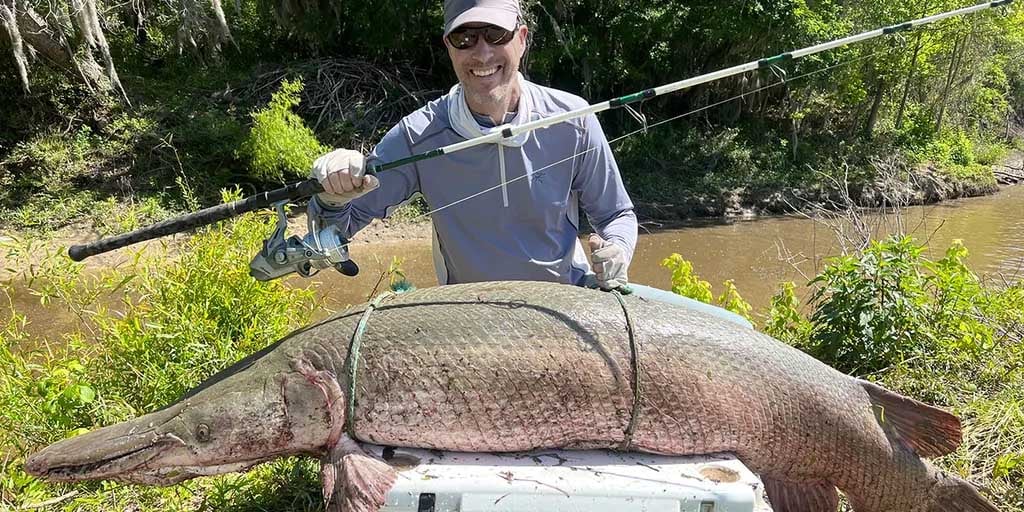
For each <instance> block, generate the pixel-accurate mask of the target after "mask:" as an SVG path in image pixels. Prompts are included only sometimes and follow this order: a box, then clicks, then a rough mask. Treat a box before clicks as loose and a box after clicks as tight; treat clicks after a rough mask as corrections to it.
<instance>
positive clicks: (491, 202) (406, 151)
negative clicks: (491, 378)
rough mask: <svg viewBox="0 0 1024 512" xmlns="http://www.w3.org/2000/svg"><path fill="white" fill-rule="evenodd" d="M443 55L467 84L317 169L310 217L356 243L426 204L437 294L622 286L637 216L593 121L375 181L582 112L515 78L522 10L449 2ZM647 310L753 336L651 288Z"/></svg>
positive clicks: (720, 312)
mask: <svg viewBox="0 0 1024 512" xmlns="http://www.w3.org/2000/svg"><path fill="white" fill-rule="evenodd" d="M444 21H445V26H444V36H443V39H444V44H445V47H447V49H448V56H449V57H450V58H451V61H452V67H453V68H454V69H455V74H456V76H458V78H459V83H458V84H456V85H455V86H454V87H452V89H451V90H450V91H449V92H448V94H446V95H444V96H442V97H441V98H439V99H437V100H434V101H432V102H430V103H428V104H427V105H425V106H424V107H422V108H420V109H419V110H417V111H415V112H413V113H412V114H410V115H408V116H406V117H405V118H404V119H402V120H401V121H400V122H399V123H398V124H397V125H395V126H394V127H393V128H391V130H390V131H388V133H387V134H386V135H384V138H383V139H381V141H380V142H379V143H378V144H377V146H376V147H375V148H374V150H373V152H372V153H371V154H370V156H369V157H368V158H364V157H363V155H362V154H361V153H359V152H357V151H352V150H347V149H338V150H335V151H332V152H330V153H328V154H326V155H324V156H322V157H320V158H319V159H317V161H316V162H315V163H314V164H313V170H312V177H314V178H316V179H317V180H318V181H319V182H320V183H321V184H322V185H323V186H324V192H322V193H320V194H318V195H317V197H316V198H315V199H314V200H313V201H310V207H309V215H310V217H311V218H313V219H319V221H320V222H321V223H324V222H327V223H334V224H336V225H337V226H338V227H340V228H341V231H342V234H343V235H344V236H346V237H349V238H350V237H351V236H352V235H353V234H355V233H356V232H357V231H359V230H360V229H362V228H363V227H365V226H366V225H367V224H369V223H370V221H372V220H373V219H374V218H383V217H386V216H387V215H388V214H389V213H390V212H391V211H392V210H393V209H394V208H396V207H397V206H399V205H401V204H402V203H404V202H406V201H408V200H410V199H411V198H412V197H413V195H415V194H416V193H421V194H423V197H424V198H425V199H426V201H427V205H428V206H429V207H430V209H431V210H437V211H434V213H432V214H431V219H432V221H433V228H434V242H433V245H434V267H435V270H436V272H437V280H438V282H439V283H440V284H455V283H467V282H476V281H494V280H534V281H554V282H560V283H566V284H574V285H579V286H598V287H600V288H602V289H605V290H612V289H617V288H621V287H623V286H625V285H626V283H627V279H628V278H627V270H628V267H629V262H630V260H631V259H632V256H633V250H634V248H635V246H636V238H637V222H636V215H634V213H633V203H632V201H630V199H629V195H628V194H627V193H626V190H625V188H624V187H623V185H622V177H621V176H620V175H619V168H618V165H617V164H616V163H615V157H614V155H613V154H612V151H611V148H610V147H609V145H608V140H607V139H606V138H605V135H604V132H603V131H602V129H601V124H600V123H599V122H598V120H597V117H596V116H594V115H593V114H591V115H588V116H586V117H584V118H581V119H576V120H573V121H567V122H564V123H558V124H555V125H553V126H551V127H549V128H545V129H542V130H538V131H535V132H528V133H523V134H520V135H518V136H516V137H515V138H512V139H502V141H501V142H500V143H498V144H486V145H480V146H476V147H473V148H470V149H466V150H462V151H459V152H456V153H452V154H449V155H445V156H442V157H438V158H432V159H428V160H422V161H420V162H416V163H413V164H408V165H404V166H401V167H397V168H395V169H392V170H389V171H387V172H384V173H381V174H380V175H379V176H378V177H375V176H363V171H364V170H365V169H366V167H367V165H372V164H373V163H375V162H382V163H387V162H393V161H396V160H399V159H402V158H405V157H408V156H411V155H413V154H420V153H424V152H427V151H430V150H433V149H436V148H439V147H443V146H447V145H449V144H454V143H457V142H462V141H464V140H467V139H470V138H474V137H477V136H480V135H484V134H486V133H489V132H490V131H491V130H500V129H501V127H502V126H506V125H519V124H524V123H527V122H529V121H534V120H537V119H540V118H544V117H548V116H552V115H556V114H560V113H563V112H568V111H571V110H576V109H579V108H582V107H585V106H587V102H586V101H584V100H583V99H582V98H580V97H578V96H574V95H572V94H569V93H567V92H563V91H558V90H555V89H550V88H547V87H542V86H539V85H537V84H534V83H531V82H529V81H527V80H525V79H524V78H523V76H522V75H521V74H520V73H519V61H520V59H521V58H522V56H523V52H524V51H525V50H526V37H527V34H528V33H529V29H528V27H527V26H526V25H524V24H523V23H522V13H521V11H520V7H519V2H518V0H445V3H444ZM580 207H582V209H583V211H584V213H585V214H586V215H587V217H588V219H589V220H590V223H591V225H592V226H593V227H594V229H595V230H596V231H597V233H595V234H592V235H591V236H590V239H589V241H588V242H589V245H590V249H591V261H592V262H593V267H591V265H590V264H589V263H588V261H587V257H586V253H585V252H584V251H583V246H582V245H581V244H580V241H579V218H578V212H579V208H580ZM632 287H633V289H634V290H635V291H636V292H637V293H638V294H639V295H642V296H644V297H646V298H649V299H653V300H659V301H663V302H671V303H675V304H680V305H685V306H687V307H690V308H692V309H699V310H702V311H705V312H707V313H710V314H713V315H716V316H720V317H723V318H726V319H728V320H730V321H733V322H737V323H740V324H742V325H746V326H750V322H748V321H747V320H746V319H744V318H743V317H741V316H739V315H737V314H735V313H732V312H729V311H726V310H724V309H721V308H717V307H714V306H710V305H707V304H704V303H701V302H698V301H695V300H692V299H688V298H686V297H680V296H678V295H675V294H672V293H669V292H666V291H664V290H658V289H655V288H650V287H646V286H637V285H632Z"/></svg>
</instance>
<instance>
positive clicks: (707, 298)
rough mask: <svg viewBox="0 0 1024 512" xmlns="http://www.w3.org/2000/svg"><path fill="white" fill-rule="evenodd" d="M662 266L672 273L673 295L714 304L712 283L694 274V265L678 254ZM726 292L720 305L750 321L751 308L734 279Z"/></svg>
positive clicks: (720, 296)
mask: <svg viewBox="0 0 1024 512" xmlns="http://www.w3.org/2000/svg"><path fill="white" fill-rule="evenodd" d="M661 266H663V267H665V268H667V269H669V270H671V271H672V293H674V294H676V295H682V296H683V297H689V298H691V299H695V300H699V301H701V302H704V303H707V304H714V295H712V293H711V283H709V282H707V281H704V280H703V279H701V278H700V277H699V276H697V274H695V273H694V272H693V263H691V262H690V261H689V260H686V259H684V258H683V257H682V256H680V255H678V254H672V255H671V256H669V257H668V258H665V259H664V260H662V262H661ZM723 286H724V287H725V290H724V291H723V292H722V294H721V295H719V297H718V301H717V302H718V305H719V306H721V307H722V308H725V309H727V310H729V311H732V312H733V313H736V314H738V315H740V316H742V317H743V318H746V319H747V320H750V312H751V309H752V308H751V306H750V304H749V303H748V302H747V301H746V300H744V299H743V297H742V296H740V293H739V291H737V290H736V285H735V284H734V283H733V281H732V279H730V280H728V281H726V282H725V283H724V284H723Z"/></svg>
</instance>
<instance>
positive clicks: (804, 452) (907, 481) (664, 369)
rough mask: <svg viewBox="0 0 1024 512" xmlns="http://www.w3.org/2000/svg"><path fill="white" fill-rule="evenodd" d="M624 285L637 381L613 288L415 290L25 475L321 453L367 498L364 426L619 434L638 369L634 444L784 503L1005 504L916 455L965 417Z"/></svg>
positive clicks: (168, 473)
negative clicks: (709, 462)
mask: <svg viewBox="0 0 1024 512" xmlns="http://www.w3.org/2000/svg"><path fill="white" fill-rule="evenodd" d="M623 300H624V303H625V305H626V306H625V307H626V308H627V309H628V311H629V317H630V319H631V320H632V324H633V328H634V335H635V339H634V340H635V343H636V348H637V352H638V354H639V360H638V368H639V371H638V375H637V376H634V375H633V373H632V372H633V370H632V369H633V361H632V360H631V357H632V351H631V346H630V338H629V335H628V332H627V323H626V320H625V315H624V313H623V309H622V306H621V305H620V304H619V301H618V299H617V298H616V297H615V296H614V295H612V294H609V293H604V292H600V291H596V290H586V289H582V288H577V287H573V286H566V285H558V284H553V283H534V282H496V283H478V284H467V285H452V286H444V287H438V288H432V289H424V290H417V291H413V292H409V293H405V294H401V295H397V296H394V297H391V298H389V299H387V300H384V301H383V302H382V303H380V304H379V306H377V308H376V309H373V310H371V311H369V312H368V313H367V309H368V306H367V305H362V306H357V307H355V308H352V309H350V310H349V311H346V312H344V313H342V314H341V315H339V316H337V317H335V318H332V319H329V320H325V321H323V322H320V323H318V324H316V325H313V326H310V327H308V328H305V329H303V330H301V331H298V332H296V333H293V334H291V335H289V336H288V337H287V338H285V339H284V340H281V341H280V342H278V343H277V344H275V345H272V346H270V347H268V348H266V349H264V350H263V351H261V352H260V353H258V354H254V355H253V356H250V357H249V358H246V359H245V360H243V361H240V362H239V363H236V364H235V365H233V366H232V367H231V368H228V369H226V370H224V371H222V372H221V373H219V374H218V375H215V376H214V377H212V378H211V379H209V380H208V381H207V382H205V383H204V384H202V385H201V386H200V387H199V388H197V389H196V390H193V391H192V392H190V393H189V394H188V395H186V397H185V398H183V399H182V402H180V403H179V404H176V405H173V406H171V407H168V408H166V409H163V410H160V411H157V412H154V413H151V414H149V415H146V416H143V417H141V418H138V419H135V420H131V421H128V422H124V423H121V424H117V425H112V426H109V427H105V428H103V429H100V430H97V431H95V432H90V433H88V434H85V435H82V436H78V437H75V438H72V439H68V440H65V441H61V442H59V443H56V444H54V445H52V446H50V447H48V448H46V449H44V450H43V451H41V452H40V453H38V454H36V455H33V456H32V457H30V458H29V460H28V461H27V462H26V470H27V471H28V472H30V473H31V474H34V475H40V476H44V477H47V478H51V479H55V480H86V479H96V478H114V479H120V480H126V481H134V482H143V483H164V484H167V483H174V482H177V481H181V480H184V479H187V478H191V477H194V476H198V475H200V474H216V473H218V472H224V471H237V470H239V469H243V468H246V467H250V466H252V465H254V464H256V463H259V462H261V461H264V460H269V459H271V458H274V457H279V456H283V455H287V454H293V453H301V454H312V455H316V456H319V457H321V460H322V468H323V469H322V474H323V481H324V495H325V497H326V498H327V500H328V504H329V507H328V508H329V509H330V510H335V509H336V507H337V506H343V507H347V508H346V509H345V510H348V511H354V512H362V511H372V510H375V509H376V507H379V506H380V504H381V503H383V500H384V496H385V494H386V492H387V489H388V488H390V486H391V484H392V483H393V482H394V479H395V478H396V473H395V470H394V469H393V468H390V467H389V466H387V465H386V464H384V463H383V462H381V461H379V460H376V459H372V458H371V457H369V456H368V455H367V454H366V453H365V452H363V451H362V450H361V449H360V448H359V446H358V443H357V442H356V441H361V442H372V443H376V444H381V445H390V446H403V447H415V448H431V449H439V450H450V451H466V452H513V451H527V450H534V449H583V448H605V449H617V448H620V447H621V445H622V443H623V441H624V440H625V439H626V431H627V429H628V428H629V425H630V421H631V418H632V416H633V409H634V383H635V382H639V388H640V392H639V397H640V403H639V407H638V408H637V415H636V419H635V431H634V432H633V435H632V442H631V444H630V445H629V449H630V450H633V451H643V452H650V453H658V454H666V455H695V454H712V453H723V452H728V453H732V454H735V455H736V457H738V458H739V459H740V460H741V461H742V462H743V463H744V464H746V465H747V466H748V467H750V469H752V470H753V471H755V472H757V473H759V474H760V476H761V478H762V479H763V480H764V482H765V489H766V491H767V493H768V497H769V500H770V501H771V503H772V506H773V507H774V508H775V510H777V511H779V512H784V511H798V512H835V510H836V504H837V503H838V496H837V493H836V488H839V489H840V490H842V491H843V492H844V493H845V494H846V495H847V496H848V497H849V500H850V502H851V503H852V504H853V506H854V508H855V510H856V511H857V512H941V511H962V512H998V509H996V508H995V507H994V506H993V505H992V504H990V503H988V502H987V501H986V500H985V499H984V498H983V497H981V496H980V495H979V494H978V492H977V491H976V490H975V489H974V488H973V487H972V486H971V485H970V484H969V483H967V482H964V481H963V480H960V479H958V478H956V477H953V476H950V475H946V474H944V473H942V472H940V471H938V470H937V469H936V468H935V467H934V466H932V465H931V464H930V463H928V462H926V461H924V460H923V459H922V458H921V457H935V456H940V455H944V454H947V453H950V452H951V451H953V450H954V449H956V447H957V445H958V444H959V443H960V422H959V420H958V419H957V418H956V417H955V416H952V415H951V414H948V413H946V412H943V411H941V410H939V409H935V408H932V407H929V406H927V405H925V404H922V403H919V402H916V401H913V400H910V399H908V398H905V397H901V396H899V395H897V394H895V393H892V392H890V391H888V390H885V389H884V388H881V387H879V386H877V385H875V384H872V383H869V382H866V381H862V380H858V379H854V378H852V377H849V376H847V375H844V374H842V373H840V372H838V371H836V370H834V369H832V368H830V367H828V366H826V365H825V364H822V363H821V362H819V361H817V360H815V359H813V358H812V357H810V356H808V355H806V354H804V353H802V352H800V351H799V350H796V349H795V348H793V347H790V346H787V345H785V344H784V343H782V342H779V341H777V340H775V339H773V338H771V337H769V336H766V335H764V334H761V333H758V332H756V331H754V330H752V329H749V328H746V327H743V326H740V325H737V324H734V323H732V322H728V321H724V320H721V319H719V318H717V317H713V316H709V315H707V314H704V313H701V312H698V311H693V310H690V309H687V308H682V307H679V306H674V305H670V304H665V303H660V302H653V301H648V300H644V299H641V298H637V297H632V296H626V297H624V298H623ZM364 317H365V319H366V328H365V330H364V331H363V332H362V333H361V334H357V325H358V323H359V321H360V319H361V318H364ZM354 340H355V341H358V343H359V348H360V350H359V358H358V365H357V371H356V378H355V383H354V384H355V385H354V389H355V392H354V397H353V396H349V394H350V391H349V389H350V370H351V368H350V366H349V365H348V353H349V350H350V346H351V344H352V343H353V342H354ZM353 398H354V399H355V403H354V414H353V416H352V417H351V418H348V417H347V415H348V411H349V409H348V407H349V402H348V401H349V400H351V399H353ZM182 403H183V404H184V405H181V404H182ZM349 422H351V424H350V425H349ZM197 426H202V427H203V432H204V435H203V436H202V437H203V439H198V438H197V436H196V432H197ZM347 426H350V427H351V428H352V430H353V432H354V437H355V440H353V439H351V438H349V437H348V436H347V435H344V432H345V431H346V427H347Z"/></svg>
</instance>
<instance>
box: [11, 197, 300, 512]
mask: <svg viewBox="0 0 1024 512" xmlns="http://www.w3.org/2000/svg"><path fill="white" fill-rule="evenodd" d="M272 220H273V219H272V218H271V217H270V215H269V214H265V213H260V214H247V215H245V216H243V217H241V218H238V219H235V220H234V221H231V222H228V223H223V224H221V225H218V226H215V227H212V228H209V229H207V230H205V231H204V232H203V233H201V234H199V235H197V236H195V237H193V238H192V239H190V240H189V241H188V242H187V243H186V245H185V247H184V248H183V249H182V251H181V253H180V254H179V255H178V256H177V257H175V258H174V259H171V258H168V257H167V256H166V255H164V254H153V255H145V254H141V253H140V254H138V255H137V257H136V259H135V261H134V263H132V264H129V265H126V266H124V267H122V268H118V269H115V270H108V271H105V272H102V273H99V274H95V273H89V274H83V272H82V266H81V265H80V264H76V263H72V262H70V260H68V259H67V257H66V256H65V255H63V254H52V255H50V256H49V257H45V258H43V260H42V261H41V262H37V263H36V264H35V265H33V266H31V267H30V266H27V265H25V262H27V261H28V259H29V258H33V257H36V256H35V254H34V253H35V252H36V250H35V248H34V247H33V246H30V245H27V244H26V243H16V242H11V243H7V245H6V246H5V248H4V251H5V254H6V258H7V262H8V264H9V265H11V266H12V267H14V268H21V269H23V270H24V272H25V273H23V274H21V275H19V276H17V277H16V281H17V282H16V283H11V284H8V285H5V288H4V292H3V293H2V294H0V298H5V299H9V298H10V296H9V294H10V293H11V292H10V290H9V289H8V287H9V286H13V285H15V284H16V285H17V286H18V290H19V293H26V292H27V291H31V293H33V294H34V295H36V296H37V297H38V298H39V300H40V301H41V303H42V304H43V309H42V311H41V312H38V313H36V314H35V315H36V316H34V317H33V318H26V317H24V316H23V315H20V314H19V313H17V312H13V313H12V316H11V317H9V318H0V410H3V411H4V412H5V413H4V416H3V420H2V422H3V424H0V446H2V447H4V448H3V451H2V452H0V508H5V507H19V506H25V505H31V504H33V503H39V502H42V501H46V500H48V499H52V498H54V497H56V496H61V495H63V494H65V493H67V492H69V491H70V490H72V489H74V490H75V491H77V492H78V494H77V495H76V496H75V497H74V498H73V499H71V500H69V501H67V502H66V503H64V504H63V507H66V508H69V509H88V510H124V509H125V508H126V507H129V506H135V505H136V504H137V505H138V506H140V507H142V508H143V509H157V508H159V509H170V510H195V509H200V510H225V509H227V510H279V509H284V508H287V509H289V510H316V509H318V508H320V503H319V500H320V496H319V483H318V480H319V477H318V476H317V475H316V472H315V468H314V465H313V464H312V463H311V462H310V461H305V460H298V459H288V460H282V461H277V462H274V463H272V464H268V465H264V466H261V467H260V468H258V469H257V470H255V471H252V472H250V473H247V474H245V475H229V476H224V477H219V478H206V479H199V480H195V481H192V482H189V483H186V484H184V485H181V486H175V487H171V488H150V487H144V486H130V485H117V484H111V483H104V484H84V485H77V486H68V485H50V484H46V483H43V482H40V481H38V480H36V479H34V478H31V477H29V476H28V475H26V474H25V473H24V472H23V470H22V464H23V463H24V458H25V457H26V456H27V455H28V454H29V453H30V452H32V451H34V450H37V449H39V448H41V447H42V446H44V445H46V444H48V443H51V442H53V441H56V440H59V439H61V438H64V437H67V436H71V435H74V434H76V433H78V432H81V431H83V430H86V429H92V428H95V427H97V426H101V425H105V424H109V423H113V422H117V421H121V420H124V419H127V418H131V417H135V416H138V415H140V414H142V413H144V412H148V411H151V410H154V409H156V408H159V407H162V406H164V405H167V404H169V403H171V402H173V401H174V400H176V399H177V398H178V397H179V396H181V395H182V394H183V393H184V392H185V391H186V390H188V389H190V388H191V387H193V386H195V385H197V384H198V383H200V382H201V381H202V380H204V379H205V378H206V377H208V376H209V375H211V374H213V373H215V372H216V371H218V370H220V369H222V368H224V367H226V366H228V365H229V364H230V363H233V362H234V361H237V360H238V359H241V358H242V357H244V356H245V355H247V354H250V353H252V352H254V351H256V350H259V349H260V348H262V347H264V346H266V345H268V344H270V343H271V342H273V341H276V340H277V339H279V338H280V337H282V336H284V335H285V334H286V333H288V332H289V331H291V330H293V329H294V328H296V327H299V326H302V325H304V324H306V323H307V322H308V321H309V319H310V317H311V315H312V312H313V311H314V309H315V308H316V307H317V303H316V301H315V300H314V294H313V291H312V290H310V289H295V288H287V287H285V286H284V285H283V284H281V283H280V282H271V283H261V282H258V281H255V280H253V279H252V278H251V277H250V276H249V275H248V268H247V264H248V260H249V258H250V257H251V255H252V254H253V253H254V252H255V251H256V250H258V247H259V244H260V242H261V240H262V238H263V236H265V234H266V233H267V232H268V231H269V230H270V229H271V225H272ZM112 302H113V303H115V304H119V307H118V309H120V310H121V312H118V313H115V312H113V311H111V310H109V309H108V307H107V306H106V305H108V304H111V303H112ZM50 308H53V309H57V310H60V311H62V314H63V315H66V314H67V313H68V312H70V313H71V314H72V315H74V316H76V317H77V318H78V319H79V320H80V323H79V328H78V329H77V330H76V331H74V332H68V333H53V334H52V335H48V336H47V337H46V338H45V339H32V338H30V337H29V336H28V335H27V334H26V333H25V322H46V321H47V320H46V318H45V317H46V311H47V310H48V309H50ZM5 310H6V308H5Z"/></svg>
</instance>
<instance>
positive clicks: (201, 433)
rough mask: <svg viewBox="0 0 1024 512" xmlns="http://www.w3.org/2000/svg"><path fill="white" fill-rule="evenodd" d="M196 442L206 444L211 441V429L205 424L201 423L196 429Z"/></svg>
mask: <svg viewBox="0 0 1024 512" xmlns="http://www.w3.org/2000/svg"><path fill="white" fill-rule="evenodd" d="M196 440H197V441H199V442H200V443H206V442H209V441H210V427H209V426H208V425H206V424H205V423H200V424H199V426H198V427H196Z"/></svg>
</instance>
